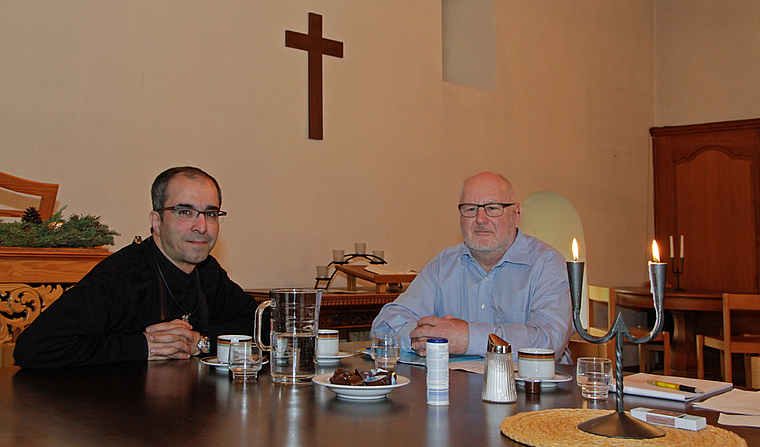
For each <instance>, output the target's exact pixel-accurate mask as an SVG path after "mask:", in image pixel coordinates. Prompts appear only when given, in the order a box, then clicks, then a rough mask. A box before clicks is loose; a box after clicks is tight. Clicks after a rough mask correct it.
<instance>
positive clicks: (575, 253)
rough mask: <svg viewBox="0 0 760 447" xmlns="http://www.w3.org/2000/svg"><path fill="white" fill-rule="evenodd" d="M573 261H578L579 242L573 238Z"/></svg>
mask: <svg viewBox="0 0 760 447" xmlns="http://www.w3.org/2000/svg"><path fill="white" fill-rule="evenodd" d="M573 261H578V241H576V240H575V238H573Z"/></svg>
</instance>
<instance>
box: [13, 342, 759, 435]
mask: <svg viewBox="0 0 760 447" xmlns="http://www.w3.org/2000/svg"><path fill="white" fill-rule="evenodd" d="M364 345H366V344H364ZM355 346H356V344H348V345H347V344H342V345H341V349H342V350H353V349H355ZM339 366H340V367H344V368H357V367H358V368H363V369H367V368H369V367H371V366H372V363H371V361H369V360H368V358H366V357H351V358H348V359H343V360H341V363H340V365H333V366H319V367H318V368H317V372H318V373H329V372H332V371H334V370H335V368H337V367H339ZM557 369H558V371H560V372H563V373H567V374H570V375H573V374H574V372H573V368H572V367H569V366H565V365H560V366H558V368H557ZM398 373H399V374H401V375H402V376H405V377H408V378H409V379H410V381H411V382H410V383H409V385H407V386H404V387H401V388H398V389H396V390H394V391H393V392H392V393H391V394H389V395H388V397H387V398H386V399H382V400H379V401H368V402H356V401H347V400H343V399H340V398H338V397H336V396H335V395H334V394H333V393H332V392H331V391H330V390H328V389H326V388H325V387H322V386H317V385H301V386H294V385H280V384H273V383H271V381H270V378H269V370H268V365H265V366H264V368H263V369H262V371H261V372H260V373H259V378H258V381H257V382H253V383H249V384H239V383H234V382H232V381H231V380H230V377H229V372H227V371H226V370H218V369H215V368H213V367H209V366H206V365H203V364H201V363H200V361H199V360H198V358H193V359H190V360H174V361H164V362H125V363H117V364H111V365H102V366H90V367H80V368H65V369H55V370H19V368H18V367H5V368H0V402H2V405H0V445H2V446H4V447H26V446H43V445H44V446H74V445H75V446H79V447H107V446H129V447H143V446H145V447H152V446H161V447H169V446H195V445H199V446H209V447H215V446H225V447H232V446H252V445H266V446H273V447H279V446H361V447H374V446H382V447H388V446H398V445H402V446H420V447H423V446H431V447H433V446H434V447H447V446H452V447H454V446H456V447H461V446H519V445H521V444H517V443H515V442H513V441H511V440H509V439H508V438H506V437H505V436H504V435H502V434H501V432H500V429H499V426H500V424H501V421H502V420H503V419H504V418H505V417H508V416H511V415H514V414H517V413H521V412H526V411H535V410H542V409H550V408H602V409H609V410H613V409H614V408H615V400H614V398H612V397H610V398H608V399H607V400H606V401H603V402H600V403H590V402H588V401H584V400H583V398H582V397H581V395H580V390H579V388H578V386H577V385H576V384H575V380H572V381H570V382H565V383H560V384H559V385H558V387H557V388H556V389H554V390H553V391H549V390H544V391H542V393H541V395H540V396H538V397H532V396H528V395H526V393H525V391H524V390H523V388H521V387H518V391H517V402H516V403H514V404H491V403H486V402H483V401H482V400H481V390H482V385H483V376H482V375H479V374H472V373H466V372H462V371H451V372H450V376H449V381H450V400H451V404H450V405H448V406H445V407H431V406H428V405H426V404H425V369H424V368H421V367H414V366H409V365H399V366H398ZM625 402H626V409H630V408H634V407H638V406H646V407H649V408H659V409H665V410H672V411H686V412H688V413H692V414H699V415H701V416H705V417H706V418H707V421H708V423H710V424H713V425H715V424H716V420H717V417H718V413H715V412H708V411H704V410H697V409H693V408H691V405H690V404H684V403H679V402H673V401H664V400H661V399H651V398H644V397H636V396H630V397H628V396H627V397H626V400H625ZM722 428H725V429H728V430H731V431H734V432H736V433H737V434H739V435H740V436H742V437H743V438H745V439H746V440H747V442H748V444H749V446H753V447H755V446H760V430H757V429H752V428H743V427H727V426H726V427H722Z"/></svg>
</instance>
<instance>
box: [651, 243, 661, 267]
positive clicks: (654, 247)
mask: <svg viewBox="0 0 760 447" xmlns="http://www.w3.org/2000/svg"><path fill="white" fill-rule="evenodd" d="M652 257H653V258H654V262H660V249H659V248H657V241H652Z"/></svg>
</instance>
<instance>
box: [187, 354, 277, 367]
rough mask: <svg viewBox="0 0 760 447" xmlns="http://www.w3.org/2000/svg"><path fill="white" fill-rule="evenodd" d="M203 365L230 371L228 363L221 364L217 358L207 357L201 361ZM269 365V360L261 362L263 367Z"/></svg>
mask: <svg viewBox="0 0 760 447" xmlns="http://www.w3.org/2000/svg"><path fill="white" fill-rule="evenodd" d="M201 363H203V364H204V365H208V366H215V367H217V368H219V369H229V368H228V367H227V364H226V363H221V362H219V359H217V358H216V357H205V358H202V359H201ZM267 363H269V360H267V359H264V360H263V361H262V362H261V364H262V365H266V364H267Z"/></svg>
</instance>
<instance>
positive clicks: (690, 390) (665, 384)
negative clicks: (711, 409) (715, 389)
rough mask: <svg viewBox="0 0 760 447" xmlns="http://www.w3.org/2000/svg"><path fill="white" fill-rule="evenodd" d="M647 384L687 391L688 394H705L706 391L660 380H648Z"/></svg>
mask: <svg viewBox="0 0 760 447" xmlns="http://www.w3.org/2000/svg"><path fill="white" fill-rule="evenodd" d="M647 383H648V384H650V385H652V386H659V387H662V388H670V389H673V390H679V391H686V392H687V393H695V394H701V393H704V391H702V390H700V389H699V388H696V387H693V386H687V385H679V384H677V383H670V382H660V381H659V380H647Z"/></svg>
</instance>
